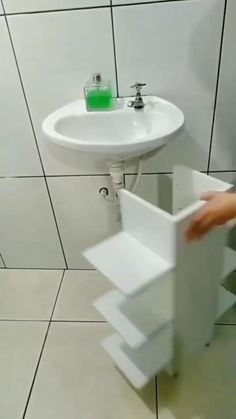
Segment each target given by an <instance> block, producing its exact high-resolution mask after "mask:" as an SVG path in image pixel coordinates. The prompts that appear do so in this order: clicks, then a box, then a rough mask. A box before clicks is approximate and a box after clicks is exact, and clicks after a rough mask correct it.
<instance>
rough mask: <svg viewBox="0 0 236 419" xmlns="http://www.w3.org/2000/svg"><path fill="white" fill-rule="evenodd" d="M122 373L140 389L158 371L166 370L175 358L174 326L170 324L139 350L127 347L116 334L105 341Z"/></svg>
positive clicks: (108, 350) (104, 344)
mask: <svg viewBox="0 0 236 419" xmlns="http://www.w3.org/2000/svg"><path fill="white" fill-rule="evenodd" d="M103 347H104V348H105V349H106V351H107V352H108V353H109V355H110V356H111V358H112V359H113V361H114V362H115V363H116V365H117V366H118V368H119V369H120V370H121V371H122V373H123V374H124V375H125V376H126V377H127V378H128V380H129V381H130V382H131V383H132V385H133V386H134V387H136V388H138V389H140V388H142V387H144V386H145V385H146V384H147V383H148V382H149V381H150V380H151V378H153V377H154V376H155V374H156V372H157V371H159V370H161V369H163V368H165V367H167V366H168V364H169V363H170V362H171V360H172V357H173V324H172V323H171V322H170V323H168V324H167V325H166V327H165V328H164V329H162V330H161V331H160V332H159V333H157V334H156V335H155V336H154V337H153V338H152V339H150V340H149V341H148V342H147V343H146V344H144V345H142V346H141V347H140V348H138V349H132V348H130V347H129V346H127V345H126V344H125V343H124V341H123V339H122V338H121V336H119V335H118V334H114V335H111V336H108V337H107V338H106V339H105V340H104V341H103Z"/></svg>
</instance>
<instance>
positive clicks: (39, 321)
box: [0, 319, 107, 324]
mask: <svg viewBox="0 0 236 419" xmlns="http://www.w3.org/2000/svg"><path fill="white" fill-rule="evenodd" d="M4 322H5V323H8V322H9V323H49V322H51V323H82V324H84V323H85V324H89V323H91V324H96V323H97V324H104V323H105V324H106V323H107V321H106V320H49V319H48V320H45V319H0V323H4Z"/></svg>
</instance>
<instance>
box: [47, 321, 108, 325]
mask: <svg viewBox="0 0 236 419" xmlns="http://www.w3.org/2000/svg"><path fill="white" fill-rule="evenodd" d="M51 323H82V324H89V323H91V324H96V323H97V324H106V323H107V321H106V320H52V321H51Z"/></svg>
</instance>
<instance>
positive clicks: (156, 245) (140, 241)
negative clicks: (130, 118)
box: [84, 166, 236, 388]
mask: <svg viewBox="0 0 236 419" xmlns="http://www.w3.org/2000/svg"><path fill="white" fill-rule="evenodd" d="M231 188H232V185H230V184H228V183H225V182H222V181H220V180H217V179H214V178H212V177H210V176H207V175H205V174H202V173H199V172H197V171H194V170H191V169H188V168H186V167H180V166H178V167H175V168H174V175H173V185H172V189H173V190H172V193H173V211H172V214H169V213H167V212H165V211H163V210H161V209H160V208H158V207H155V206H153V205H151V204H149V203H147V202H146V201H144V200H142V199H141V198H139V197H137V196H136V195H134V194H132V193H130V192H128V191H126V190H122V191H121V192H120V205H121V218H122V231H121V232H120V233H118V234H116V235H114V236H113V237H111V238H109V239H107V240H105V241H103V242H102V243H99V244H97V245H95V246H94V247H92V248H90V249H88V250H86V251H85V252H84V255H85V257H86V258H87V259H88V260H89V261H90V262H91V263H92V264H93V265H94V266H95V267H96V268H97V269H98V270H99V271H101V272H102V273H103V274H104V275H105V276H106V277H107V278H108V279H109V280H110V281H111V282H112V283H113V284H114V285H115V287H116V289H115V290H113V291H111V292H109V293H107V294H106V295H105V296H103V297H101V298H100V299H99V300H97V301H96V302H95V307H97V309H98V310H99V311H100V312H101V313H102V314H103V316H104V317H105V318H106V319H107V320H108V322H109V323H110V324H111V325H112V326H113V328H114V329H115V330H116V332H117V333H116V334H115V335H112V336H109V337H108V338H106V339H105V341H104V342H103V345H104V347H105V349H106V350H107V351H108V353H109V354H110V356H111V357H112V358H113V360H114V362H115V363H116V365H117V366H118V367H119V368H120V369H121V371H122V372H123V373H124V374H125V376H126V377H127V378H128V379H129V380H130V382H131V383H132V385H133V386H135V387H137V388H141V387H142V386H144V385H145V384H147V382H148V381H149V380H150V379H151V378H152V377H153V376H154V375H155V374H157V373H158V372H159V371H161V370H163V369H165V368H167V367H169V366H171V369H172V370H173V372H177V371H178V372H179V371H181V368H182V366H183V363H184V362H185V359H186V358H187V357H189V356H190V355H194V354H198V353H199V352H200V351H202V350H203V348H204V347H205V344H206V343H208V342H209V341H210V340H211V339H212V334H213V327H214V323H215V320H216V318H217V316H219V315H221V314H222V313H223V312H224V311H225V310H226V309H228V307H229V306H230V305H232V304H233V303H234V302H235V300H236V298H235V296H232V295H231V294H230V293H228V292H227V291H226V290H224V288H222V287H220V283H221V280H222V275H224V276H226V275H227V274H228V273H229V272H231V270H233V269H234V267H235V265H236V263H235V253H234V252H233V251H232V250H231V249H226V250H225V242H226V235H227V227H226V226H223V227H220V228H217V229H215V230H214V231H213V232H211V233H210V234H208V235H207V236H206V237H205V238H204V239H202V240H201V241H199V242H195V243H192V244H189V243H186V240H185V231H186V228H187V226H188V224H189V221H190V218H191V217H192V216H193V215H194V214H195V213H196V212H197V211H198V210H199V209H200V208H201V207H202V205H203V204H204V203H203V202H201V201H199V197H200V195H201V194H202V193H203V192H206V191H209V190H215V191H229V190H231ZM223 266H224V267H223ZM222 272H223V274H222Z"/></svg>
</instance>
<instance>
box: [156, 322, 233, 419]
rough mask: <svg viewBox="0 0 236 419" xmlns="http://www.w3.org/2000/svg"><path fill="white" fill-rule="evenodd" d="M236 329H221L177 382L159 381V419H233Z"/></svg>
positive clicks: (165, 379) (165, 377) (163, 377)
mask: <svg viewBox="0 0 236 419" xmlns="http://www.w3.org/2000/svg"><path fill="white" fill-rule="evenodd" d="M235 351H236V328H235V326H218V327H217V328H216V336H215V340H214V341H213V342H212V345H211V346H210V347H209V348H208V349H207V350H205V352H204V353H203V355H202V356H199V357H197V358H196V357H195V358H194V359H193V360H191V361H190V362H189V363H188V365H186V368H185V370H184V371H182V372H181V374H180V376H179V377H178V379H177V380H176V379H175V380H174V379H172V378H169V377H168V376H167V375H163V376H161V378H159V386H158V388H159V409H158V410H159V411H158V418H159V419H172V418H173V419H174V418H176V419H177V418H178V419H190V418H191V419H222V418H227V419H234V418H235V383H236V363H235Z"/></svg>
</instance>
